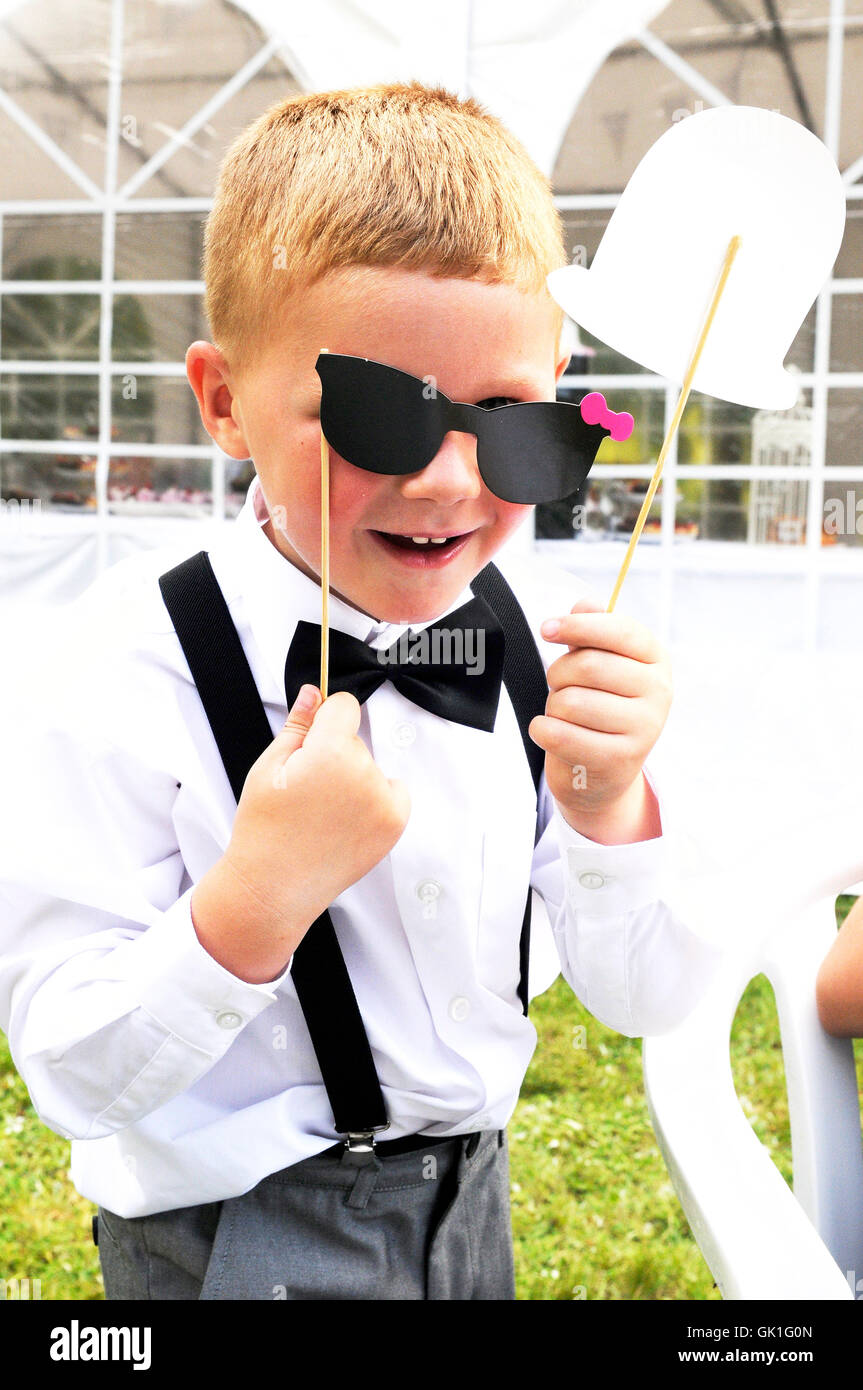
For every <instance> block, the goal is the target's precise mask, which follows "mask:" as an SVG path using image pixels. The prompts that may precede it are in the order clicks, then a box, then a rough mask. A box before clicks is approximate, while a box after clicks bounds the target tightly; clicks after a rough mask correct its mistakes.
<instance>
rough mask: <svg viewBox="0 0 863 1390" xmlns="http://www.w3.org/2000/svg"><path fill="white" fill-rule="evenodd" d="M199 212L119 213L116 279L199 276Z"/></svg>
mask: <svg viewBox="0 0 863 1390" xmlns="http://www.w3.org/2000/svg"><path fill="white" fill-rule="evenodd" d="M205 218H206V213H203V212H158V213H157V212H153V213H148V212H134V213H131V212H130V213H119V214H118V216H117V225H116V242H115V254H114V276H115V278H116V279H117V280H200V278H201V255H202V252H203V244H204V221H205Z"/></svg>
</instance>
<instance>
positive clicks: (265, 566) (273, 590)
mask: <svg viewBox="0 0 863 1390" xmlns="http://www.w3.org/2000/svg"><path fill="white" fill-rule="evenodd" d="M268 520H269V513H268V511H267V504H266V501H265V499H264V494H263V492H262V490H261V486H260V481H259V479H258V478H257V477H255V478H254V479H253V480H252V484H251V486H250V488H249V491H248V493H247V494H246V500H245V503H244V504H243V507H242V509H241V511H240V513H239V515H238V516H237V518H236V520H235V522H234V524H233V527H232V528H231V529H232V532H233V539H234V542H235V543H236V555H237V562H238V568H237V571H236V573H235V575H234V576H233V577H234V580H235V584H234V586H233V587H234V588H235V591H239V592H241V593H242V594H243V597H244V600H245V602H244V609H245V617H246V621H247V622H248V625H249V627H250V628H251V630H252V636H253V637H254V640H255V643H256V645H257V647H258V648H259V650H260V654H261V656H262V657H263V658H264V661H265V663H266V668H267V674H268V675H269V676H270V679H271V681H272V684H273V687H274V689H273V691H271V692H270V695H269V698H271V699H275V698H276V696H275V694H274V692H275V691H277V692H278V699H279V700H280V701H281V702H282V703H284V680H285V661H286V659H287V655H288V648H289V646H290V645H291V641H292V639H293V636H294V632H295V630H296V625H297V623H298V622H300V621H301V620H305V621H306V622H310V623H318V624H319V623H320V621H321V586H320V584H319V583H318V582H317V581H316V580H314V579H310V578H309V577H308V575H306V574H303V572H302V570H299V569H297V567H296V565H294V564H293V563H292V562H291V561H290V560H288V559H287V557H286V556H284V555H282V553H281V551H279V550H277V549H276V547H275V546H274V545H273V543H272V541H270V540H269V538H268V537H267V535H266V533H265V531H264V529H263V528H264V525H265V523H266V522H267V521H268ZM473 597H474V594H473V591H472V589H471V588H470V585H467V586H466V587H465V588H464V589H462V591H461V593H460V594H459V595H458V596H457V598H456V599H455V600H454V601H453V602H452V603H451V604H450V605H449V607H448V608H445V609H444V610H443V611H442V612H441V613H439V614H438V615H437V616H436V617H434V618H429V619H427V620H426V621H424V622H421V623H382V622H376V621H375V619H374V618H372V617H370V616H369V614H367V613H361V612H359V610H358V609H356V608H352V607H351V605H350V604H348V603H345V601H344V599H340V598H339V597H338V596H337V595H336V594H334V593H333V592H332V590H331V591H330V599H329V624H330V627H331V628H333V629H337V630H338V631H340V632H346V633H348V634H349V635H350V636H352V637H358V638H359V639H360V641H361V642H368V644H369V646H371V647H372V648H373V650H375V651H384V650H385V649H386V648H387V647H391V646H392V645H393V643H395V642H397V641H398V639H399V637H400V636H401V635H402V633H405V632H408V631H410V632H421V631H422V630H423V628H426V627H430V626H431V625H432V623H436V622H440V620H441V618H443V617H445V616H446V614H447V613H452V612H454V611H455V609H456V608H461V607H462V605H463V604H465V603H468V602H469V601H470V600H471V599H472V598H473ZM226 598H228V600H229V601H230V595H226ZM261 696H262V697H263V698H264V699H266V698H267V695H265V693H264V691H263V690H262V691H261Z"/></svg>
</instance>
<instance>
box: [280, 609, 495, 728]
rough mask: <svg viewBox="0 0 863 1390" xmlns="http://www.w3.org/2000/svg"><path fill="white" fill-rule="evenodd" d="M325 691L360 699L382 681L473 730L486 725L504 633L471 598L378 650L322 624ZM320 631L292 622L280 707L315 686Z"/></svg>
mask: <svg viewBox="0 0 863 1390" xmlns="http://www.w3.org/2000/svg"><path fill="white" fill-rule="evenodd" d="M329 646H330V650H329V663H328V692H327V693H328V694H334V693H335V692H336V691H337V690H349V691H350V692H351V694H352V695H355V696H356V698H357V699H358V700H359V702H360V704H362V703H363V701H364V700H367V699H368V698H369V696H370V695H371V694H372V692H373V691H375V690H377V688H378V686H379V685H381V684H383V682H384V681H387V680H389V681H392V683H393V685H394V686H395V687H396V689H397V690H398V691H399V693H400V694H402V695H404V696H405V698H406V699H408V700H411V701H412V702H413V703H414V704H415V705H421V706H422V708H423V709H427V710H430V711H431V712H432V714H438V715H440V716H441V718H442V719H452V720H454V721H455V722H456V723H458V724H467V725H469V726H470V727H471V728H473V729H485V730H486V731H487V732H488V733H491V732H492V730H493V729H494V723H495V717H496V715H497V706H498V700H499V698H500V683H501V676H502V674H503V651H504V635H503V628H502V627H501V625H500V623H499V622H498V620H497V618H496V617H495V614H494V610H493V609H492V608H491V607H490V605H489V604H488V603H486V601H485V599H483V598H479V597H478V596H475V597H474V598H472V599H471V600H470V602H469V603H465V604H463V605H462V607H461V608H457V609H456V610H455V612H454V613H448V614H447V615H446V616H445V617H444V618H442V619H441V621H440V623H439V624H436V625H434V626H433V627H427V628H423V629H422V631H421V632H414V633H411V632H404V633H402V636H401V637H400V638H399V639H398V641H396V642H394V643H393V645H392V646H391V647H388V648H387V649H386V651H381V652H379V651H375V650H374V649H373V648H372V647H370V646H369V645H368V643H366V642H362V641H360V639H359V638H358V637H351V636H349V634H348V633H346V632H339V630H338V629H337V628H331V629H330V641H329ZM320 675H321V628H320V625H319V624H318V623H307V622H304V621H303V622H299V623H297V630H296V632H295V633H294V637H293V641H292V642H291V645H290V647H289V648H288V659H287V661H286V662H285V694H286V695H287V700H288V709H290V708H291V706H292V705H293V703H294V700H295V699H296V697H297V695H298V693H299V689H300V686H301V685H304V684H305V683H306V682H308V683H309V684H310V685H314V686H318V684H319V681H320Z"/></svg>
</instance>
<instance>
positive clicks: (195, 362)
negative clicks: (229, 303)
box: [186, 342, 250, 459]
mask: <svg viewBox="0 0 863 1390" xmlns="http://www.w3.org/2000/svg"><path fill="white" fill-rule="evenodd" d="M186 376H187V377H188V378H189V385H190V386H191V388H192V390H193V391H194V393H195V397H196V399H197V402H198V409H199V410H200V412H201V421H202V423H203V426H204V429H205V430H206V431H207V434H208V435H209V436H210V438H211V439H213V440H214V441H215V442H216V444H218V446H219V448H220V449H221V450H222V451H223V453H226V454H228V455H229V456H230V457H231V458H235V459H247V458H249V457H250V453H249V447H248V444H247V443H246V440H245V436H244V433H243V429H242V426H241V425H240V423H239V420H238V419H237V412H236V411H235V410H234V408H233V407H234V393H233V389H232V387H231V380H230V374H229V371H228V364H227V361H226V360H225V357H224V355H223V354H222V353H221V352H220V351H219V349H218V348H217V347H216V346H215V345H214V344H213V343H205V342H196V343H192V346H191V347H190V348H189V350H188V352H187V353H186Z"/></svg>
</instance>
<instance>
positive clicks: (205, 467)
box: [108, 453, 213, 517]
mask: <svg viewBox="0 0 863 1390" xmlns="http://www.w3.org/2000/svg"><path fill="white" fill-rule="evenodd" d="M212 510H213V493H212V467H211V464H210V460H209V459H174V458H171V459H161V458H140V457H136V456H135V455H132V454H129V455H127V456H126V457H123V455H122V454H119V453H118V454H117V455H116V456H115V457H113V458H112V459H111V461H110V465H109V470H108V511H109V512H110V513H112V514H113V515H120V516H123V515H128V516H196V517H205V516H211V515H212Z"/></svg>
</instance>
